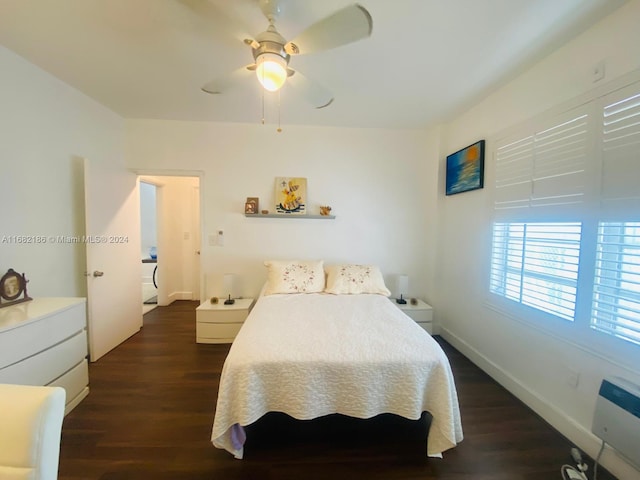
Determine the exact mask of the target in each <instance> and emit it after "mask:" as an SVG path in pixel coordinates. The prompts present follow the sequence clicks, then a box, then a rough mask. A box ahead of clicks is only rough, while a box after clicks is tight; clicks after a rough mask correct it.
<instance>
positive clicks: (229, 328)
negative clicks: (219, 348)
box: [196, 322, 242, 343]
mask: <svg viewBox="0 0 640 480" xmlns="http://www.w3.org/2000/svg"><path fill="white" fill-rule="evenodd" d="M240 327H242V323H200V322H198V323H197V324H196V336H197V337H198V341H201V340H203V339H211V340H216V339H218V340H227V341H228V343H231V340H232V339H233V338H235V336H236V335H237V334H238V332H239V331H240ZM211 343H214V342H211ZM220 343H223V342H220Z"/></svg>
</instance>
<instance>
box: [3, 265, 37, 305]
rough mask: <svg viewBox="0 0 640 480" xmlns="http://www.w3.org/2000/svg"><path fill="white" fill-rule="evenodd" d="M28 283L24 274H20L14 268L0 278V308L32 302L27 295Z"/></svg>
mask: <svg viewBox="0 0 640 480" xmlns="http://www.w3.org/2000/svg"><path fill="white" fill-rule="evenodd" d="M27 282H28V280H27V278H26V277H25V275H24V273H23V274H20V273H18V272H16V271H15V270H14V269H13V268H10V269H9V270H7V273H5V274H4V275H3V276H2V278H0V308H1V307H8V306H10V305H15V304H16V303H21V302H28V301H29V300H31V297H29V295H27ZM21 296H22V298H20V297H21Z"/></svg>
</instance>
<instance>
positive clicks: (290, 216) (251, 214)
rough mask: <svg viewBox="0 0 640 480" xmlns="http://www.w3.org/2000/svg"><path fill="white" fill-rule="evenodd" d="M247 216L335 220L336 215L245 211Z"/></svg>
mask: <svg viewBox="0 0 640 480" xmlns="http://www.w3.org/2000/svg"><path fill="white" fill-rule="evenodd" d="M244 216H245V217H247V218H297V219H307V220H333V219H334V218H336V216H335V215H290V214H286V213H245V214H244Z"/></svg>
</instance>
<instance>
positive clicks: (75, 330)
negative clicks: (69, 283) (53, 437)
mask: <svg viewBox="0 0 640 480" xmlns="http://www.w3.org/2000/svg"><path fill="white" fill-rule="evenodd" d="M86 328H87V307H86V300H85V299H84V298H36V299H34V300H31V301H29V302H24V303H19V304H16V305H12V306H10V307H4V308H0V383H13V384H21V385H50V386H58V387H63V388H64V389H65V390H66V392H67V400H66V408H65V414H66V413H69V412H70V411H71V410H72V409H73V408H74V407H75V406H76V405H78V404H79V403H80V402H81V401H82V399H83V398H85V397H86V396H87V395H88V394H89V370H88V365H87V358H86V357H87V331H86Z"/></svg>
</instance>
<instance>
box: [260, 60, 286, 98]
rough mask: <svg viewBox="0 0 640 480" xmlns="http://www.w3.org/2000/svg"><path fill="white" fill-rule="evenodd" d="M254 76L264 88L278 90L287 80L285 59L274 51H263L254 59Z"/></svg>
mask: <svg viewBox="0 0 640 480" xmlns="http://www.w3.org/2000/svg"><path fill="white" fill-rule="evenodd" d="M256 76H257V77H258V81H259V82H260V84H261V85H262V86H263V87H264V88H265V90H269V91H270V92H275V91H277V90H279V89H280V88H282V86H283V85H284V82H286V81H287V64H286V61H285V59H284V58H282V57H281V56H280V55H276V54H275V53H263V54H262V55H260V56H259V57H258V58H257V59H256Z"/></svg>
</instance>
